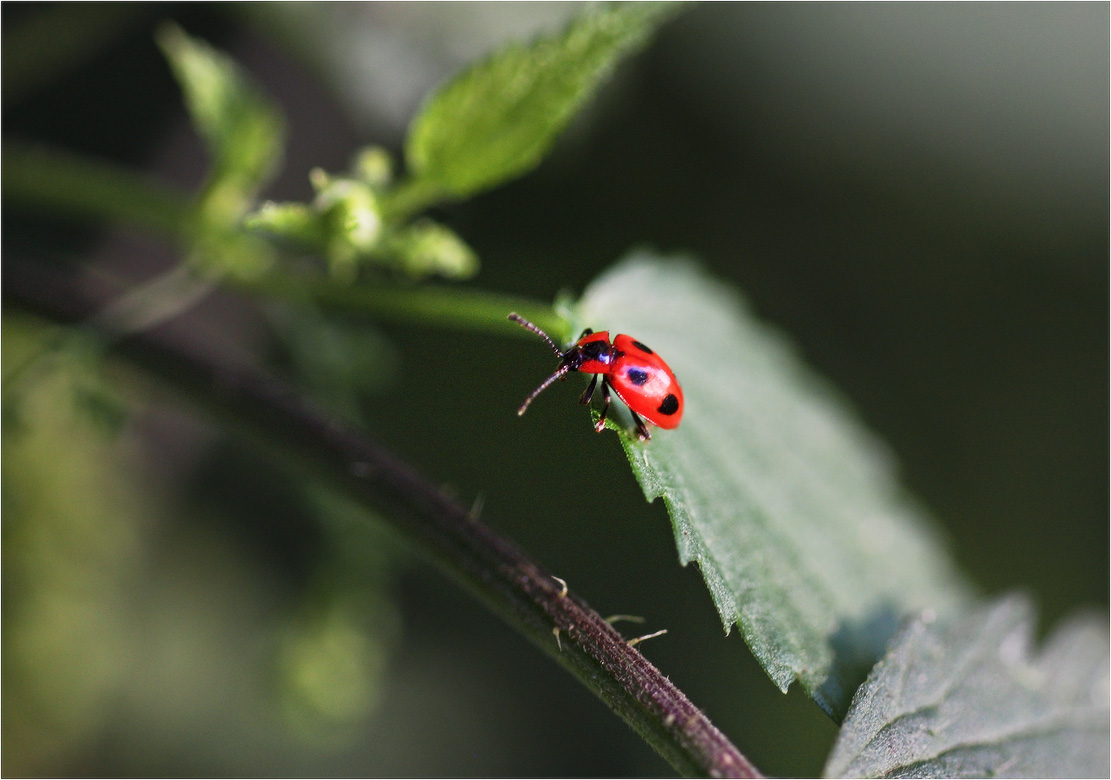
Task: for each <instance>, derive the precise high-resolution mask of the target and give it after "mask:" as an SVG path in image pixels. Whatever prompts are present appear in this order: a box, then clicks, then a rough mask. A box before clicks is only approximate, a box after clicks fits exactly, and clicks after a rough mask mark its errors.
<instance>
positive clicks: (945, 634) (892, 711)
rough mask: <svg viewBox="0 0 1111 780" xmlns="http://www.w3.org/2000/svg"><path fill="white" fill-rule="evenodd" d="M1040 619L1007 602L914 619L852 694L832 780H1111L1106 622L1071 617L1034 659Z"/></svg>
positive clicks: (1017, 602)
mask: <svg viewBox="0 0 1111 780" xmlns="http://www.w3.org/2000/svg"><path fill="white" fill-rule="evenodd" d="M1033 622H1034V620H1033V610H1032V609H1031V608H1030V605H1029V604H1028V603H1027V602H1026V601H1025V600H1024V599H1022V598H1018V597H1011V598H1006V599H1001V600H1000V601H998V602H997V603H995V604H992V605H990V606H988V607H983V608H980V609H977V610H974V611H972V612H970V613H968V614H966V615H963V616H962V617H961V618H960V619H958V620H953V621H948V622H940V621H939V622H937V623H933V624H930V623H927V622H924V621H922V620H917V621H915V622H913V623H912V624H910V625H909V626H908V627H907V628H906V629H905V630H904V631H903V632H902V633H901V634H900V635H899V637H898V639H896V641H895V642H894V643H893V644H892V647H891V650H890V652H888V654H887V656H886V657H885V658H884V659H883V661H882V662H881V663H880V664H879V666H877V667H876V669H875V671H873V673H872V675H871V676H870V677H869V678H868V681H867V682H866V683H865V684H864V686H863V687H862V688H861V689H860V691H859V692H858V693H857V695H856V697H855V698H854V700H853V705H852V708H851V709H850V710H849V714H848V716H847V717H846V718H845V723H844V726H843V728H842V729H841V734H840V736H839V737H838V740H837V744H836V745H835V746H834V749H833V753H832V754H831V755H830V758H829V762H828V763H827V765H826V775H827V776H829V777H1107V776H1108V774H1109V773H1111V751H1109V742H1108V739H1107V733H1108V729H1109V728H1111V716H1109V711H1111V710H1109V708H1111V701H1109V695H1108V685H1109V680H1108V663H1109V647H1108V635H1107V623H1106V621H1104V620H1102V619H1099V618H1096V617H1094V616H1087V617H1081V618H1077V619H1074V620H1072V621H1070V622H1069V623H1067V624H1065V625H1063V626H1061V627H1060V628H1059V629H1058V630H1057V631H1056V633H1055V634H1054V635H1053V636H1052V637H1051V638H1050V639H1049V641H1048V642H1047V643H1046V646H1045V648H1044V649H1043V650H1042V652H1041V654H1040V655H1038V656H1037V657H1032V654H1031V634H1032V633H1033Z"/></svg>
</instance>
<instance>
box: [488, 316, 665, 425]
mask: <svg viewBox="0 0 1111 780" xmlns="http://www.w3.org/2000/svg"><path fill="white" fill-rule="evenodd" d="M509 319H510V320H512V321H513V322H516V323H517V324H518V325H520V326H521V327H522V328H525V329H526V330H530V331H532V332H533V333H535V334H536V335H537V336H539V337H540V338H542V339H544V341H546V342H548V346H549V347H551V348H552V351H553V352H555V353H556V355H558V356H559V358H560V360H562V361H563V362H562V363H560V364H559V368H557V369H556V372H555V373H554V374H552V375H551V376H550V377H548V378H547V379H545V380H544V381H543V382H542V383H541V384H540V387H538V388H536V389H535V390H533V391H532V394H531V395H530V396H529V397H528V398H526V399H525V402H524V403H523V404H521V408H520V409H518V410H517V414H524V413H525V410H526V409H528V407H529V404H531V403H532V399H534V398H536V396H538V395H540V394H541V393H542V392H544V391H545V390H547V389H548V386H549V385H551V384H552V383H553V382H555V381H556V380H557V379H563V378H565V377H566V376H567V374H569V373H570V372H572V371H580V372H582V373H585V374H594V377H593V378H592V379H591V380H590V385H588V386H587V388H586V392H584V393H583V394H582V397H581V398H580V399H579V403H582V404H589V403H590V399H591V398H593V396H594V390H595V388H597V386H598V378H599V377H601V379H602V416H601V417H599V418H598V423H597V424H596V425H595V426H594V429H595V430H596V431H598V432H599V433H600V432H601V431H602V429H603V428H604V427H605V424H606V412H607V411H608V410H609V405H610V388H611V387H612V388H613V389H614V391H615V392H616V393H617V397H618V398H620V399H621V400H622V401H624V402H625V405H626V406H628V407H629V411H630V412H631V413H632V415H633V422H635V423H636V427H637V435H638V436H640V438H641V439H643V440H645V441H647V440H648V439H651V438H652V434H650V433H649V432H648V426H647V425H645V424H644V420H642V419H641V417H644V419H646V420H648V422H650V423H653V424H655V425H658V426H660V427H661V428H677V427H679V421H680V420H681V419H682V418H683V389H682V388H681V387H679V381H678V380H677V379H676V378H675V374H673V373H672V371H671V369H670V368H668V365H667V363H665V362H664V361H663V359H662V358H660V356H659V355H657V354H656V353H655V352H653V351H652V350H651V349H649V348H648V347H646V346H645V345H644V344H643V343H641V342H639V341H637V340H636V339H634V338H633V337H632V336H626V335H625V334H623V333H622V334H619V335H618V336H617V338H615V339H614V340H613V343H612V344H611V343H610V334H609V331H605V330H604V331H601V332H600V333H595V332H594V331H592V330H591V329H590V328H587V329H586V330H584V331H583V333H582V335H581V336H579V340H578V341H577V342H575V344H574V346H572V347H570V348H569V349H568V350H567V351H566V352H564V351H563V350H561V349H560V348H559V347H558V346H556V343H555V342H554V341H552V339H551V337H550V336H548V334H547V333H545V332H544V331H542V330H541V329H540V328H539V327H537V326H536V325H533V324H532V323H531V322H529V321H528V320H526V319H525V318H524V317H522V316H520V315H519V314H510V315H509Z"/></svg>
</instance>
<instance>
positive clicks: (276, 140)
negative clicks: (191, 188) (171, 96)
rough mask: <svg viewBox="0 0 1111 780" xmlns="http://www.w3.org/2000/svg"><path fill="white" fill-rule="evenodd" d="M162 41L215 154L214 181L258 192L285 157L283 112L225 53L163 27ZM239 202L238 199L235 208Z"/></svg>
mask: <svg viewBox="0 0 1111 780" xmlns="http://www.w3.org/2000/svg"><path fill="white" fill-rule="evenodd" d="M158 42H159V45H160V46H161V47H162V50H163V52H164V53H165V55H166V58H167V60H169V63H170V66H171V68H172V69H173V72H174V76H175V77H176V78H177V80H178V83H179V84H180V85H181V89H182V91H183V92H184V93H185V104H186V106H187V107H188V108H189V114H190V116H191V117H192V119H193V125H194V127H195V128H196V130H197V132H198V133H199V134H200V136H201V138H202V139H203V140H204V142H205V146H206V147H207V148H208V152H209V154H210V155H211V156H212V161H213V165H214V168H215V170H214V173H213V175H212V176H211V177H210V186H211V182H230V183H232V184H233V185H234V186H232V187H230V188H229V189H231V190H232V193H231V197H233V198H235V196H241V195H242V194H244V193H248V194H253V193H254V192H255V191H256V190H257V188H258V187H260V186H261V185H262V184H263V183H265V181H266V180H267V178H268V177H269V176H270V174H271V173H272V172H273V170H274V168H275V167H276V165H277V163H278V162H279V160H280V159H281V155H282V145H283V143H284V122H283V119H282V115H281V113H280V112H279V111H278V109H277V107H276V106H275V105H274V104H273V103H272V102H271V101H270V99H269V98H268V97H267V96H266V95H265V94H264V93H263V92H262V90H260V89H259V88H258V87H257V86H255V84H254V83H253V82H252V81H251V79H250V78H249V77H248V76H247V74H246V73H244V72H243V71H242V70H241V69H240V68H239V66H238V65H237V64H236V63H235V61H234V60H232V59H231V58H230V57H228V56H227V55H226V54H223V53H221V52H218V51H216V50H215V49H213V48H212V47H211V46H209V45H208V44H206V43H204V42H203V41H200V40H197V39H195V38H191V37H189V36H188V35H186V34H185V33H184V32H183V31H182V30H181V29H180V28H179V27H177V26H175V25H171V24H167V25H166V26H164V27H163V28H162V29H161V30H160V31H159V33H158ZM239 205H240V204H238V203H235V204H234V206H235V207H236V208H238V207H239Z"/></svg>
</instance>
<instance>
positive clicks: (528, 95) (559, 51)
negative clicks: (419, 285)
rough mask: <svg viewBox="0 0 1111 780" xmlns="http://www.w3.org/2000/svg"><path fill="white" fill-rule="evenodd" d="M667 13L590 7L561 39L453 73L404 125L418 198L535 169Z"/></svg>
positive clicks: (455, 193) (505, 52)
mask: <svg viewBox="0 0 1111 780" xmlns="http://www.w3.org/2000/svg"><path fill="white" fill-rule="evenodd" d="M675 11H676V6H674V5H673V4H670V3H620V4H615V5H613V6H608V7H604V8H600V9H594V10H591V11H588V12H587V13H585V14H583V15H582V16H581V17H579V18H578V19H577V20H576V21H575V22H574V23H572V25H571V26H570V27H569V28H568V29H567V31H566V32H564V33H563V34H562V35H558V36H555V37H548V38H540V39H538V40H535V41H533V42H532V43H530V44H527V45H522V44H514V45H510V46H507V47H506V48H504V49H502V50H501V51H499V52H497V53H496V54H494V55H493V56H491V57H490V58H488V59H486V60H484V61H481V62H479V63H478V64H476V65H474V66H472V67H470V68H468V69H467V70H465V71H463V72H462V73H460V74H459V75H458V76H456V77H455V78H454V79H452V80H451V81H450V82H448V83H447V84H446V85H445V86H443V87H442V88H441V89H440V90H439V91H437V92H436V93H435V94H434V95H433V96H432V97H431V98H430V99H429V101H428V102H427V103H426V105H425V106H424V108H423V110H422V112H421V113H420V115H419V116H418V117H417V118H416V119H415V120H414V122H413V124H412V126H411V127H410V132H409V137H408V139H407V141H406V147H405V158H406V161H407V163H408V166H409V171H410V174H411V176H412V177H413V180H414V181H413V182H412V187H414V188H416V189H417V190H419V191H420V192H422V193H423V195H422V197H421V198H416V200H418V201H420V200H422V199H423V200H433V199H435V198H437V197H440V196H449V197H457V198H459V197H464V196H466V195H471V194H473V193H475V192H478V191H479V190H482V189H486V188H488V187H492V186H494V185H496V184H499V183H500V182H503V181H505V180H507V179H510V178H513V177H515V176H519V175H521V174H522V173H525V172H526V171H528V170H529V169H531V168H533V167H534V166H535V165H536V164H537V163H538V162H539V161H540V159H541V158H542V157H543V155H544V154H545V153H546V152H547V151H548V149H549V148H550V147H551V145H552V144H553V143H554V142H555V139H556V137H557V136H558V135H559V133H560V132H561V131H562V130H563V128H564V127H566V126H567V124H568V122H570V120H571V118H572V117H573V116H574V115H575V113H576V112H577V111H578V110H579V109H580V108H581V107H582V105H583V104H584V103H585V102H586V100H587V99H588V98H589V97H590V96H591V95H592V94H593V92H594V90H595V89H596V88H597V86H598V84H599V83H600V82H601V81H602V79H604V78H605V77H606V76H607V75H609V73H610V72H611V71H612V70H613V68H614V66H615V64H616V63H617V61H618V60H619V59H620V58H621V57H622V56H624V55H626V54H629V53H631V52H633V51H635V50H636V49H638V48H639V47H640V46H642V45H643V44H644V43H645V42H646V41H647V40H648V36H649V35H650V34H651V32H652V31H653V29H654V28H655V27H656V26H657V25H658V24H660V23H661V22H662V21H664V20H665V19H666V18H668V17H669V16H671V15H672V14H673V13H674V12H675Z"/></svg>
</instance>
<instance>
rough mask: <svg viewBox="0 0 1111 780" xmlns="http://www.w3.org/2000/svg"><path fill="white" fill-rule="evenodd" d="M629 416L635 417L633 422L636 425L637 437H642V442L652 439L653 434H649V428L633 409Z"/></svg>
mask: <svg viewBox="0 0 1111 780" xmlns="http://www.w3.org/2000/svg"><path fill="white" fill-rule="evenodd" d="M629 414H631V415H632V416H633V422H635V423H636V426H637V436H639V437H640V440H641V441H648V440H650V439H651V438H652V434H651V433H649V432H648V426H647V425H645V424H644V420H642V419H640V415H639V414H637V413H636V412H634V411H633V410H632V409H630V410H629Z"/></svg>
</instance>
